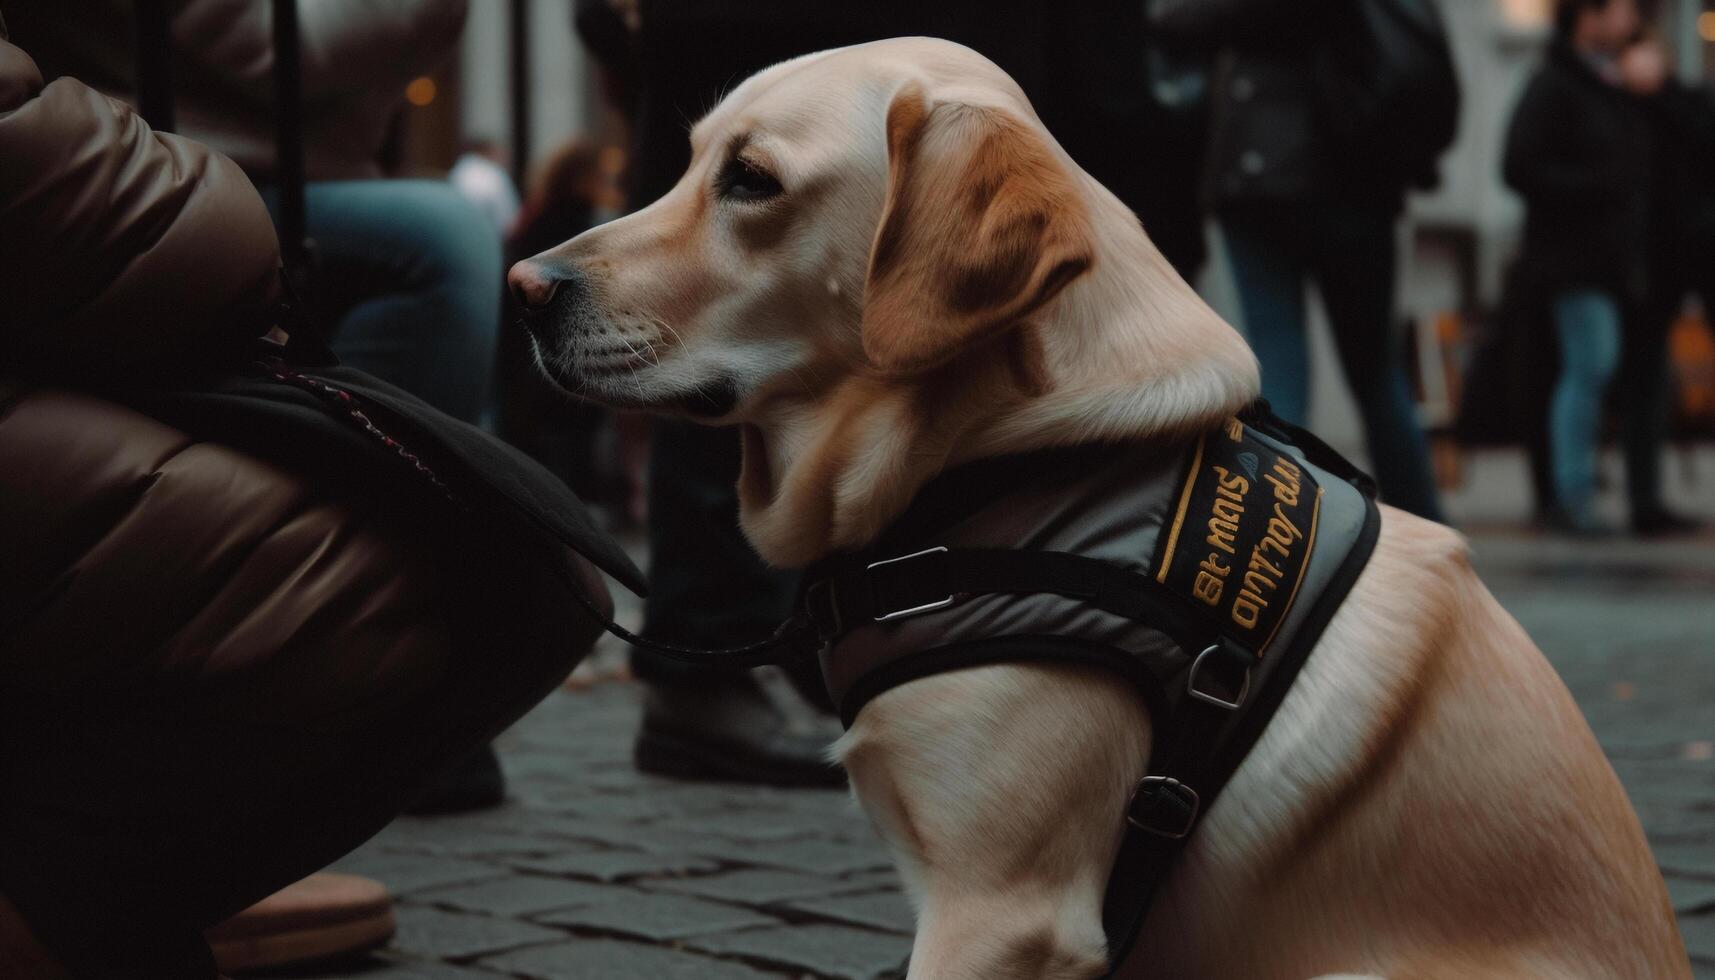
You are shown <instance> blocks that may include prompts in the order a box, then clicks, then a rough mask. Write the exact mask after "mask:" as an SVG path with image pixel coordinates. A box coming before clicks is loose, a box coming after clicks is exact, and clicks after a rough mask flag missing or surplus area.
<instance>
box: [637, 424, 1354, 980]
mask: <svg viewBox="0 0 1715 980" xmlns="http://www.w3.org/2000/svg"><path fill="white" fill-rule="evenodd" d="M1374 498H1375V486H1374V483H1373V482H1372V481H1371V480H1370V479H1369V478H1368V477H1367V476H1365V475H1364V474H1362V473H1360V472H1359V471H1358V470H1357V469H1356V468H1354V467H1353V466H1352V465H1351V464H1350V463H1348V462H1347V461H1346V460H1345V459H1343V458H1341V457H1340V456H1339V455H1338V454H1337V453H1335V452H1334V451H1333V450H1331V449H1329V448H1328V447H1327V446H1326V445H1324V444H1323V443H1322V442H1321V441H1320V440H1318V439H1316V438H1315V437H1314V436H1312V435H1310V434H1309V433H1306V432H1304V431H1302V430H1300V429H1297V428H1295V427H1293V426H1290V425H1287V424H1286V423H1283V422H1281V421H1279V420H1278V419H1275V418H1273V417H1272V415H1270V414H1269V413H1268V411H1267V407H1266V405H1260V404H1259V405H1258V406H1257V407H1255V408H1253V409H1251V410H1250V411H1247V412H1246V413H1244V415H1243V416H1242V417H1240V418H1235V419H1229V420H1228V421H1227V422H1226V423H1224V424H1223V425H1222V426H1220V427H1219V428H1218V429H1217V430H1216V431H1214V432H1210V433H1206V434H1204V435H1203V436H1202V437H1201V438H1199V439H1198V440H1197V441H1196V442H1195V443H1194V444H1192V445H1190V446H1185V447H1182V448H1181V449H1180V450H1178V451H1176V452H1166V453H1164V452H1163V451H1162V447H1161V446H1159V445H1137V444H1111V445H1096V446H1082V447H1077V448H1073V449H1064V450H1050V451H1045V452H1039V453H1030V454H1025V455H1020V456H1011V457H1004V458H1000V459H991V460H984V461H981V462H978V463H974V464H970V465H968V466H963V467H960V468H958V469H956V470H954V471H952V472H950V473H948V474H946V475H944V476H942V477H940V478H938V479H936V480H935V481H933V482H931V483H930V484H929V485H927V486H926V487H925V488H924V489H923V490H922V491H920V492H919V493H918V494H917V496H916V498H915V499H914V500H913V502H912V504H911V506H910V508H909V509H908V510H907V511H906V513H905V514H904V515H902V516H901V517H900V518H899V519H898V520H896V521H895V522H894V523H893V524H892V525H891V526H890V527H889V528H888V529H887V530H886V531H885V532H884V533H883V534H882V535H880V537H879V538H878V539H877V540H876V542H875V543H874V544H872V545H871V546H870V547H869V548H867V549H865V550H864V551H863V552H862V553H859V554H847V555H840V556H836V557H834V558H831V559H828V560H826V561H824V562H822V563H820V564H818V565H816V566H815V567H813V568H812V569H810V571H809V572H808V574H807V575H806V576H805V581H806V582H807V583H808V585H807V587H806V588H805V589H804V591H803V601H802V604H801V608H800V609H799V611H798V613H797V614H796V615H795V616H794V617H793V619H792V620H790V621H788V622H787V623H786V624H785V625H784V626H782V627H781V630H780V631H779V632H778V633H777V634H776V636H775V637H774V638H773V639H772V640H769V641H766V642H764V643H759V644H754V645H752V646H750V647H745V648H740V649H736V650H729V651H697V650H692V649H689V648H681V647H674V646H671V645H665V644H658V643H654V642H646V643H644V644H643V645H645V646H647V647H649V648H650V649H656V650H660V651H661V652H664V653H667V654H669V655H672V656H677V657H681V658H684V659H695V660H697V661H698V662H701V663H709V662H711V656H712V657H713V659H714V660H715V661H717V662H725V663H732V664H735V665H737V664H745V665H754V664H759V663H770V662H782V661H784V660H786V659H789V658H788V657H787V656H783V653H786V652H790V653H792V654H795V655H799V656H807V655H818V656H819V657H820V662H821V668H822V674H823V677H824V678H825V680H826V682H827V685H828V690H829V693H830V694H831V695H832V697H833V700H834V703H835V705H837V706H838V708H839V711H840V714H841V717H842V719H843V720H844V721H845V723H846V724H847V725H848V726H849V725H850V724H851V723H852V721H853V720H854V719H855V718H856V717H857V715H858V712H859V711H861V710H862V708H863V706H864V705H865V704H866V703H868V702H869V701H870V700H871V699H873V698H875V697H876V696H878V695H880V694H882V693H884V692H886V691H888V690H890V689H892V688H894V687H897V686H899V685H901V684H905V683H908V682H910V681H912V680H915V679H917V678H921V677H926V676H929V675H932V674H936V673H941V672H945V671H950V670H957V669H961V668H965V667H972V666H978V665H982V664H994V663H1006V662H1013V663H1016V662H1021V661H1034V662H1062V663H1084V664H1092V665H1096V666H1102V667H1106V668H1109V669H1112V670H1117V671H1119V672H1121V673H1122V674H1124V675H1125V676H1127V677H1129V678H1131V679H1132V680H1133V681H1134V683H1135V684H1136V686H1137V688H1138V690H1139V691H1140V692H1141V693H1142V696H1143V697H1144V699H1145V701H1146V703H1147V704H1148V707H1149V710H1150V717H1151V719H1152V724H1153V727H1154V735H1155V739H1154V743H1153V745H1154V747H1153V751H1152V752H1151V755H1150V759H1149V769H1148V773H1149V774H1148V775H1147V776H1145V777H1144V778H1143V780H1142V781H1141V782H1140V783H1139V785H1138V787H1137V789H1136V792H1135V794H1134V796H1133V798H1132V800H1131V803H1130V805H1129V807H1128V808H1127V812H1126V813H1124V814H1116V815H1115V819H1116V820H1117V819H1124V821H1125V827H1126V834H1125V837H1124V839H1123V842H1122V844H1121V847H1120V852H1119V856H1118V859H1117V861H1116V863H1115V867H1114V870H1113V872H1112V874H1111V875H1110V878H1109V884H1108V889H1107V897H1106V902H1105V907H1104V911H1103V919H1104V922H1103V925H1104V928H1105V929H1106V934H1107V935H1108V937H1109V940H1110V944H1111V947H1112V948H1111V950H1110V963H1111V964H1114V965H1116V966H1117V965H1118V964H1121V963H1123V962H1124V961H1125V958H1126V955H1127V953H1128V952H1129V950H1130V948H1131V945H1132V943H1133V941H1134V940H1135V937H1136V935H1137V933H1138V932H1139V930H1140V929H1141V927H1142V925H1143V918H1144V914H1145V912H1146V911H1147V910H1148V907H1149V904H1150V901H1151V898H1152V897H1153V895H1154V892H1155V889H1156V888H1157V886H1159V884H1160V883H1161V881H1162V880H1163V879H1164V878H1165V877H1166V873H1167V871H1168V870H1169V868H1170V866H1171V864H1172V862H1173V860H1174V858H1175V857H1176V856H1177V854H1178V853H1179V850H1180V848H1181V847H1182V845H1183V843H1184V841H1185V839H1186V838H1187V837H1188V836H1189V835H1190V833H1191V832H1192V830H1193V829H1195V827H1196V825H1197V820H1198V818H1199V816H1200V815H1201V814H1202V813H1203V812H1204V811H1206V810H1207V809H1208V807H1209V806H1210V805H1211V804H1212V803H1213V802H1214V800H1215V798H1216V797H1217V796H1218V795H1219V794H1220V792H1221V790H1222V788H1223V787H1225V785H1226V783H1227V781H1228V779H1229V778H1230V777H1231V776H1232V774H1233V772H1234V770H1236V769H1237V768H1238V765H1239V763H1240V762H1242V761H1243V759H1244V757H1245V755H1246V754H1247V753H1248V752H1249V751H1250V749H1251V747H1252V746H1253V745H1254V744H1255V743H1256V741H1257V739H1258V737H1259V736H1260V735H1261V733H1262V730H1263V727H1264V726H1265V725H1266V724H1267V723H1268V721H1269V719H1270V718H1271V717H1272V716H1273V714H1274V711H1275V709H1276V708H1277V707H1278V706H1279V704H1280V701H1281V699H1282V698H1283V697H1284V696H1285V694H1286V691H1287V689H1288V688H1289V687H1290V686H1291V683H1292V680H1293V678H1294V676H1296V674H1297V672H1298V670H1299V668H1300V667H1301V666H1302V665H1303V663H1304V661H1305V659H1306V657H1307V656H1308V655H1309V653H1310V650H1311V648H1312V647H1314V646H1315V644H1316V641H1317V639H1318V638H1320V636H1321V634H1322V630H1323V628H1324V627H1325V626H1326V625H1327V623H1328V621H1329V620H1330V619H1331V618H1332V617H1333V614H1334V612H1335V610H1337V609H1338V608H1339V606H1340V603H1341V601H1342V600H1344V598H1345V596H1346V594H1347V593H1348V592H1349V591H1350V590H1351V587H1352V584H1353V583H1354V582H1355V581H1356V579H1357V577H1358V574H1359V573H1360V572H1361V571H1362V570H1363V568H1364V565H1365V563H1366V562H1367V561H1368V559H1369V556H1370V553H1371V552H1372V551H1373V550H1374V547H1375V541H1376V536H1377V534H1378V532H1379V529H1380V516H1379V512H1378V511H1377V508H1376V505H1375V500H1374Z"/></svg>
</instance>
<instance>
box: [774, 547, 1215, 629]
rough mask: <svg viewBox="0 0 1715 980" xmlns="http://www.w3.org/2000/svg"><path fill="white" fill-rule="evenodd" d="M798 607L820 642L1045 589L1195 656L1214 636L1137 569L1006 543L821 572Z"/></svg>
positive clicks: (1173, 596)
mask: <svg viewBox="0 0 1715 980" xmlns="http://www.w3.org/2000/svg"><path fill="white" fill-rule="evenodd" d="M822 571H823V572H824V574H822V575H820V576H818V578H817V579H816V581H815V582H813V583H812V584H811V585H810V586H809V587H808V588H807V589H806V590H805V592H804V612H805V613H806V614H807V615H808V616H809V618H810V620H811V621H812V622H813V623H814V624H815V628H816V632H817V635H818V636H819V638H820V639H821V641H822V642H824V643H825V642H829V641H832V640H834V639H836V638H838V637H840V636H843V635H845V634H846V633H849V632H851V631H852V630H854V629H857V628H858V627H860V626H867V625H869V624H870V623H873V622H887V621H889V620H894V619H903V618H905V617H907V616H915V615H919V614H921V613H928V612H934V611H935V610H937V609H943V608H945V607H947V606H950V605H952V604H953V603H954V602H955V601H956V600H958V599H961V598H965V597H969V596H976V595H998V594H1021V595H1022V594H1040V593H1049V594H1053V595H1059V596H1063V597H1065V598H1068V599H1077V600H1079V601H1081V602H1084V603H1087V604H1089V605H1091V606H1094V607H1095V608H1097V609H1101V610H1103V611H1105V612H1110V613H1113V614H1114V615H1116V616H1122V617H1124V618H1126V619H1132V620H1140V619H1147V620H1148V622H1149V624H1150V625H1151V626H1152V627H1154V628H1156V629H1159V630H1160V631H1161V632H1163V633H1166V634H1167V635H1168V636H1170V637H1172V638H1173V639H1174V641H1175V642H1177V643H1178V644H1179V645H1180V646H1181V647H1184V648H1186V649H1188V650H1190V651H1191V652H1192V653H1193V655H1195V653H1196V652H1197V651H1199V650H1202V649H1204V648H1205V647H1207V646H1208V645H1210V644H1211V643H1213V642H1215V641H1216V640H1217V639H1218V637H1217V636H1216V635H1215V631H1214V628H1213V627H1212V626H1211V625H1210V623H1209V621H1208V619H1207V618H1206V617H1204V616H1203V615H1201V614H1200V613H1198V612H1197V611H1196V610H1195V609H1193V608H1192V607H1191V606H1190V604H1189V602H1187V601H1186V600H1185V599H1184V598H1183V597H1182V596H1180V595H1179V594H1177V593H1175V592H1173V591H1171V590H1169V589H1168V588H1167V587H1165V586H1163V585H1161V584H1160V583H1158V582H1157V581H1156V580H1155V579H1153V578H1151V577H1150V576H1148V575H1145V574H1143V573H1142V572H1138V571H1133V570H1132V569H1129V568H1126V567H1123V566H1120V565H1117V564H1114V563H1113V562H1111V561H1105V560H1103V559H1099V558H1089V557H1086V556H1083V555H1074V554H1067V553H1065V552H1057V551H1019V550H1015V549H1011V548H952V549H949V548H930V549H928V550H925V551H919V552H916V553H914V554H909V555H903V556H901V557H898V558H889V559H885V560H883V561H876V562H869V563H863V562H861V561H860V560H844V561H841V562H839V563H837V564H834V565H832V566H829V567H825V568H824V569H822Z"/></svg>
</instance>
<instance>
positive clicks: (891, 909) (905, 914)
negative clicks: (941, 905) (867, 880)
mask: <svg viewBox="0 0 1715 980" xmlns="http://www.w3.org/2000/svg"><path fill="white" fill-rule="evenodd" d="M786 908H789V909H792V910H794V911H797V912H807V913H809V914H811V915H815V916H820V917H821V918H824V919H834V920H836V921H839V922H847V923H851V924H852V925H859V926H868V927H870V928H871V929H882V930H885V931H887V932H898V933H903V934H905V935H907V936H909V935H911V934H913V933H914V932H915V931H916V929H917V920H916V917H915V916H914V915H912V913H911V903H910V902H907V901H906V900H905V896H904V895H903V894H901V893H900V892H896V891H887V892H870V893H869V894H867V895H831V896H824V897H822V898H804V899H799V900H798V901H795V902H788V903H786Z"/></svg>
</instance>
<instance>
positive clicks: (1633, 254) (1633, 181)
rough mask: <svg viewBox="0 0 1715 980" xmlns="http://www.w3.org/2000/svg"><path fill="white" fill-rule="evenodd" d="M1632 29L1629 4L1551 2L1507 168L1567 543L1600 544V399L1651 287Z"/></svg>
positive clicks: (1645, 145)
mask: <svg viewBox="0 0 1715 980" xmlns="http://www.w3.org/2000/svg"><path fill="white" fill-rule="evenodd" d="M1638 26H1639V17H1638V11H1637V7H1636V4H1635V3H1634V0H1560V3H1559V5H1558V6H1557V7H1556V10H1555V33H1554V37H1553V39H1552V40H1551V41H1550V43H1549V46H1548V51H1547V54H1546V55H1545V57H1544V60H1543V64H1542V67H1541V68H1540V69H1538V71H1537V73H1536V75H1535V76H1534V77H1533V78H1532V79H1531V81H1530V83H1529V84H1528V85H1527V86H1526V88H1525V91H1524V95H1523V97H1522V98H1521V99H1520V101H1519V104H1518V108H1517V109H1516V110H1515V112H1514V114H1513V118H1512V123H1511V125H1510V128H1509V130H1508V132H1507V143H1506V156H1505V160H1504V162H1503V171H1504V176H1505V178H1506V182H1507V183H1508V185H1510V186H1511V187H1512V188H1513V189H1515V190H1517V191H1518V192H1519V194H1520V195H1521V196H1523V198H1524V201H1525V233H1524V243H1523V247H1522V252H1521V257H1520V260H1521V262H1522V263H1524V264H1525V265H1526V266H1527V267H1528V269H1529V272H1530V276H1531V277H1532V279H1534V280H1535V281H1536V282H1537V283H1538V284H1539V286H1540V288H1542V289H1543V290H1544V291H1545V293H1546V295H1547V296H1548V297H1549V308H1550V311H1551V313H1552V316H1553V319H1554V325H1555V333H1556V335H1557V337H1558V340H1559V351H1560V372H1559V377H1558V378H1557V380H1556V382H1555V386H1554V392H1553V395H1552V397H1551V400H1550V404H1549V412H1548V449H1549V465H1550V470H1551V473H1552V476H1553V485H1554V498H1555V500H1554V509H1553V511H1552V512H1551V513H1550V514H1549V515H1548V516H1549V520H1550V522H1551V523H1552V524H1553V525H1555V526H1558V527H1560V528H1562V529H1564V530H1568V531H1571V532H1574V533H1599V532H1601V531H1604V530H1607V528H1606V527H1605V525H1604V524H1603V522H1602V521H1601V519H1600V518H1599V517H1598V516H1597V513H1596V509H1595V495H1596V455H1597V448H1598V440H1599V437H1600V427H1601V422H1602V399H1603V395H1604V394H1605V392H1606V390H1607V386H1608V382H1609V380H1610V378H1612V376H1613V373H1614V369H1615V367H1616V366H1617V365H1618V363H1619V357H1620V338H1621V328H1622V322H1623V316H1624V312H1625V310H1626V309H1627V308H1628V307H1629V306H1630V305H1631V304H1634V303H1637V302H1638V301H1640V300H1641V299H1642V298H1643V296H1644V292H1645V288H1646V285H1647V275H1648V269H1647V264H1646V262H1645V255H1646V245H1647V244H1648V219H1649V203H1650V196H1649V180H1650V153H1649V141H1650V131H1649V126H1648V123H1647V120H1646V119H1645V117H1644V114H1643V112H1642V110H1641V108H1640V106H1639V104H1638V101H1637V96H1636V95H1634V93H1633V92H1632V91H1629V90H1628V87H1629V88H1631V89H1636V90H1638V91H1640V92H1641V91H1642V90H1643V89H1644V87H1645V86H1646V78H1645V75H1646V71H1645V68H1646V66H1644V65H1642V64H1641V63H1639V62H1635V61H1634V62H1631V63H1627V62H1626V61H1624V60H1623V59H1622V58H1621V55H1622V54H1623V53H1624V51H1625V50H1626V48H1627V46H1628V45H1629V44H1630V43H1631V42H1632V40H1633V39H1634V38H1635V37H1636V35H1637V32H1638ZM1658 81H1659V79H1658Z"/></svg>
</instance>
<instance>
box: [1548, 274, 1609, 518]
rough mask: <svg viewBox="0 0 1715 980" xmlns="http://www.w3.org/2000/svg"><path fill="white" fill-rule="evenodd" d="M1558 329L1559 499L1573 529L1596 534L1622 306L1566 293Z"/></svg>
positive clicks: (1593, 295) (1553, 410)
mask: <svg viewBox="0 0 1715 980" xmlns="http://www.w3.org/2000/svg"><path fill="white" fill-rule="evenodd" d="M1554 324H1555V330H1556V332H1557V333H1558V334H1559V336H1560V378H1559V380H1558V381H1556V382H1555V386H1554V398H1553V401H1552V403H1551V404H1550V407H1549V440H1550V443H1551V444H1552V451H1553V465H1554V486H1555V496H1556V497H1557V498H1558V501H1559V504H1560V507H1561V509H1562V511H1563V512H1564V515H1565V517H1566V519H1567V521H1568V522H1569V523H1570V524H1571V526H1572V527H1574V528H1577V529H1586V530H1594V529H1597V528H1598V527H1599V525H1598V522H1597V521H1596V517H1595V514H1594V510H1593V508H1594V501H1595V495H1596V451H1597V443H1598V440H1599V439H1600V437H1601V423H1602V394H1603V392H1604V391H1605V390H1606V389H1607V387H1608V380H1609V378H1610V377H1612V375H1613V373H1614V367H1615V363H1616V361H1617V360H1618V359H1619V353H1620V309H1619V305H1618V304H1617V303H1616V302H1615V300H1614V297H1613V296H1612V295H1610V294H1608V293H1605V292H1602V291H1600V290H1593V289H1581V290H1572V291H1568V292H1563V293H1561V294H1559V295H1558V296H1556V297H1555V298H1554Z"/></svg>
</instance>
